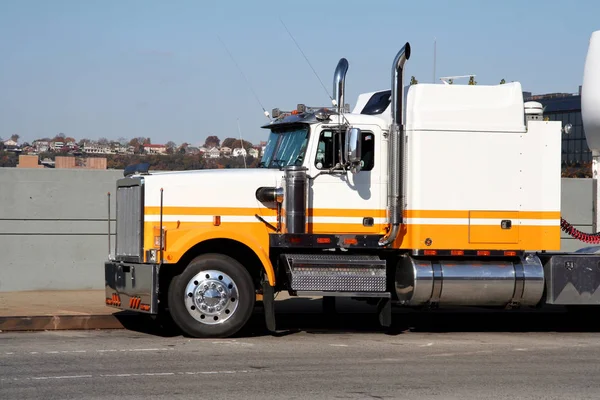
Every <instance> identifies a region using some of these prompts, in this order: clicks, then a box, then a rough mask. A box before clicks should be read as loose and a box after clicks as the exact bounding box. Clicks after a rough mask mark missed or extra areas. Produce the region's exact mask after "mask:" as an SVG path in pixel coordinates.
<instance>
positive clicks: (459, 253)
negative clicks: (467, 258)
mask: <svg viewBox="0 0 600 400" xmlns="http://www.w3.org/2000/svg"><path fill="white" fill-rule="evenodd" d="M450 254H451V255H453V256H464V255H465V252H464V250H452V251H450Z"/></svg>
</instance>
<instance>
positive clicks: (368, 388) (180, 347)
mask: <svg viewBox="0 0 600 400" xmlns="http://www.w3.org/2000/svg"><path fill="white" fill-rule="evenodd" d="M256 318H257V317H256ZM398 318H400V322H399V323H397V324H396V326H395V328H394V329H392V330H391V331H388V332H384V331H381V330H379V328H378V326H377V324H376V323H374V322H373V320H371V319H368V318H367V317H365V316H364V315H362V314H344V315H341V316H338V317H333V318H332V317H323V316H320V315H318V314H313V315H295V316H283V317H281V318H280V322H281V323H280V327H282V329H283V330H282V332H281V333H280V334H278V335H267V334H265V332H264V331H262V330H261V328H260V327H261V320H260V319H258V320H255V321H254V322H253V324H254V325H253V326H251V327H250V328H249V329H248V330H246V331H245V332H243V333H242V334H241V335H240V336H239V337H236V338H234V339H222V340H212V339H211V340H195V339H190V338H186V337H183V336H181V335H176V334H171V335H169V334H162V335H161V334H157V332H153V333H148V331H149V329H137V331H134V330H116V331H91V332H90V331H88V332H85V331H63V332H56V331H54V332H38V333H2V334H0V399H127V400H132V399H202V398H210V399H253V398H257V399H283V398H296V399H306V398H308V399H387V398H411V399H465V398H471V399H488V398H490V399H492V398H493V399H509V398H510V399H515V398H518V399H565V398H569V399H578V398H597V397H598V393H599V390H600V380H599V379H598V376H599V375H600V362H599V361H598V360H600V333H597V331H598V329H597V328H596V327H595V324H589V323H588V324H581V323H579V324H578V323H577V322H576V321H575V320H574V319H573V317H568V316H566V315H565V314H562V313H546V314H535V313H534V314H530V313H523V314H511V315H506V314H503V313H501V314H494V313H492V314H478V313H466V314H455V313H441V314H433V315H429V316H426V317H424V316H415V315H412V314H406V315H404V314H400V315H396V316H395V319H396V320H398ZM533 325H537V326H538V328H537V329H533ZM286 326H287V327H300V328H299V329H290V330H286V329H285V328H286ZM407 326H410V327H408V328H407ZM138 328H140V327H138ZM142 328H143V327H142ZM147 328H149V327H147ZM524 330H525V331H524Z"/></svg>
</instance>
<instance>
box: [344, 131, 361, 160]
mask: <svg viewBox="0 0 600 400" xmlns="http://www.w3.org/2000/svg"><path fill="white" fill-rule="evenodd" d="M361 142H362V140H361V134H360V129H359V128H349V129H348V131H346V143H345V148H344V154H345V156H346V157H345V158H346V161H347V162H349V163H350V164H352V165H356V164H360V161H361V158H362V157H361V148H360V144H361Z"/></svg>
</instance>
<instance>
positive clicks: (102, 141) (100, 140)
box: [98, 138, 108, 146]
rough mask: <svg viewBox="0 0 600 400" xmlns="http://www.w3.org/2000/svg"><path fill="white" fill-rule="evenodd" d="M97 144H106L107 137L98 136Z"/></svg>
mask: <svg viewBox="0 0 600 400" xmlns="http://www.w3.org/2000/svg"><path fill="white" fill-rule="evenodd" d="M98 144H100V145H102V146H106V145H107V144H108V139H107V138H100V139H98Z"/></svg>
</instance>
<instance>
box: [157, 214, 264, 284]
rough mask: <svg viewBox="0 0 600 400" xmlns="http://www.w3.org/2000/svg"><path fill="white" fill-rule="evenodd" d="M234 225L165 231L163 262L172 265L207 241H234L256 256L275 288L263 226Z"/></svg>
mask: <svg viewBox="0 0 600 400" xmlns="http://www.w3.org/2000/svg"><path fill="white" fill-rule="evenodd" d="M235 225H236V226H229V227H227V226H221V227H219V229H198V228H197V227H196V228H190V229H172V230H169V229H167V231H166V251H165V260H166V261H167V262H168V263H169V264H171V263H173V264H174V263H176V262H178V261H179V260H180V259H181V257H182V256H183V255H184V254H185V253H187V252H188V251H189V250H190V249H191V248H192V247H194V246H195V245H197V244H199V243H202V242H205V241H207V240H211V239H230V240H235V241H236V242H239V243H241V244H244V245H246V246H247V247H249V248H250V249H251V250H252V251H253V252H254V254H256V256H257V257H258V259H259V260H260V262H261V264H262V266H263V269H264V270H265V272H266V274H267V278H268V280H269V284H270V285H271V286H275V270H274V268H273V264H272V263H271V260H270V259H269V252H268V246H269V235H268V233H266V232H265V228H264V226H262V224H257V223H248V224H235ZM240 225H248V226H240ZM232 228H233V229H232ZM170 243H172V245H170Z"/></svg>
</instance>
